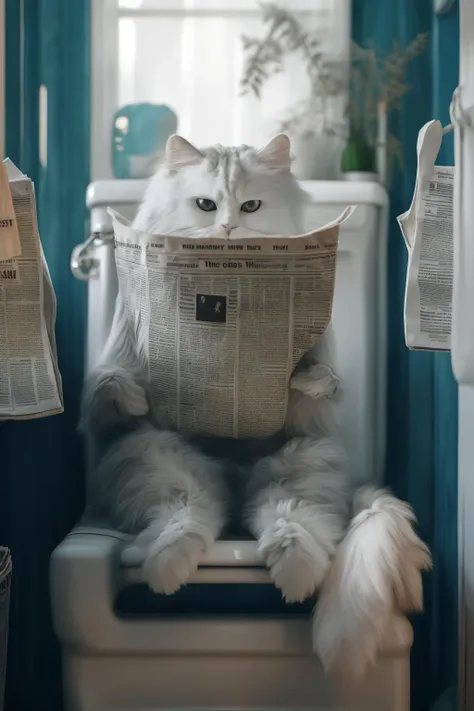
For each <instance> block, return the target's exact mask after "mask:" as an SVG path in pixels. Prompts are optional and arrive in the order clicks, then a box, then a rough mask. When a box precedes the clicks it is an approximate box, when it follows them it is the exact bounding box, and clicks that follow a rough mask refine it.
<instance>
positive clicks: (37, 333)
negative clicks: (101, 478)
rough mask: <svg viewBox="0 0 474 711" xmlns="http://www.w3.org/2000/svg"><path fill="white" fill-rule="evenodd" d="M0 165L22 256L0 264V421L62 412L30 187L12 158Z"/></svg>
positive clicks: (48, 289)
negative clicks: (4, 170) (9, 196)
mask: <svg viewBox="0 0 474 711" xmlns="http://www.w3.org/2000/svg"><path fill="white" fill-rule="evenodd" d="M3 166H4V168H5V169H6V173H7V175H8V187H9V190H10V193H11V197H12V201H13V208H14V212H15V220H16V225H17V227H18V234H19V239H20V246H21V254H20V255H19V256H16V257H14V258H12V259H8V260H6V261H3V262H0V420H6V419H28V418H35V417H44V416H46V415H54V414H57V413H59V412H62V411H63V402H62V386H61V376H60V374H59V369H58V363H57V352H56V340H55V335H54V326H55V322H56V296H55V293H54V289H53V285H52V282H51V277H50V274H49V270H48V267H47V264H46V260H45V257H44V254H43V249H42V246H41V242H40V238H39V234H38V226H37V218H36V202H35V193H34V187H33V183H32V181H31V180H30V179H29V178H28V177H27V176H26V175H24V174H23V173H21V171H19V170H18V168H16V166H14V165H13V163H12V162H11V161H10V160H8V159H7V160H5V161H4V162H3ZM0 223H1V215H0ZM0 239H1V235H0Z"/></svg>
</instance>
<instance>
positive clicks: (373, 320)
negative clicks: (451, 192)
mask: <svg viewBox="0 0 474 711" xmlns="http://www.w3.org/2000/svg"><path fill="white" fill-rule="evenodd" d="M303 187H304V188H305V189H306V190H307V191H308V192H310V193H311V195H312V199H313V201H314V205H313V207H312V208H311V210H310V214H309V215H308V218H307V220H308V223H307V227H308V229H310V228H312V227H314V226H315V224H316V225H322V224H324V223H326V222H329V221H330V220H332V219H334V218H335V217H336V216H337V215H338V214H339V213H340V212H342V210H343V209H344V207H346V206H347V205H348V204H355V205H357V206H358V208H357V210H356V212H355V213H354V215H353V216H352V218H351V220H350V221H348V222H347V223H346V224H345V225H344V226H343V228H342V231H341V237H340V249H339V252H338V262H337V273H336V289H335V297H334V310H333V330H334V334H335V341H336V352H337V372H338V375H339V376H340V377H341V380H343V382H344V384H345V385H344V398H342V399H341V402H340V403H339V405H338V408H339V410H338V413H337V414H338V417H339V420H340V422H341V428H342V432H343V436H344V439H345V445H346V448H347V450H348V452H349V455H350V458H351V462H352V468H353V477H354V480H355V481H357V482H358V483H363V482H367V481H371V482H381V478H382V473H383V461H384V454H385V380H386V376H385V362H386V353H385V351H386V295H385V292H386V250H387V209H388V208H387V197H386V194H385V192H384V190H383V189H382V188H381V186H380V185H378V184H376V183H346V182H330V183H329V182H328V183H326V182H305V183H304V184H303ZM143 190H144V183H143V182H142V181H127V180H122V181H101V182H97V183H93V184H91V185H90V186H89V189H88V192H87V204H88V207H89V209H90V220H91V235H92V236H91V239H90V240H88V243H87V244H86V245H85V247H84V246H81V247H80V248H78V249H77V250H76V251H75V254H74V265H73V267H74V271H75V273H76V275H77V276H79V277H80V278H84V279H86V280H87V281H88V291H89V320H88V343H87V367H88V368H92V367H93V366H94V364H95V363H96V362H97V359H98V357H99V355H100V353H101V350H102V348H103V346H104V343H105V340H106V338H107V335H108V330H109V328H110V324H111V320H112V315H113V308H114V301H115V296H116V291H117V277H116V273H115V265H114V256H113V242H112V239H111V237H112V235H111V224H110V217H109V215H108V213H107V207H108V206H111V207H113V208H114V209H115V210H117V211H118V212H120V213H122V214H124V215H125V216H128V217H133V214H134V212H135V210H136V207H137V204H138V202H139V200H140V198H141V196H142V194H143ZM128 542H129V537H128V536H127V535H125V534H123V533H120V532H118V531H115V530H113V529H111V528H110V527H109V526H108V524H107V522H106V521H100V520H95V519H93V518H91V517H89V516H88V515H87V513H86V514H85V516H84V518H83V519H82V521H81V522H80V525H78V526H77V527H76V528H75V529H74V530H73V531H72V532H71V533H70V534H69V536H67V538H66V539H65V540H64V541H63V542H62V543H61V544H60V545H59V546H58V548H57V549H56V550H55V551H54V553H53V555H52V559H51V593H52V609H53V621H54V626H55V630H56V633H57V635H58V637H59V640H60V643H61V647H62V654H63V677H64V689H65V697H66V703H67V709H68V711H104V710H105V709H106V710H107V711H132V710H133V711H158V710H159V711H164V710H165V709H180V710H181V711H184V710H186V711H191V710H193V711H197V710H198V709H199V710H200V711H204V710H205V709H206V710H208V709H209V710H210V709H212V710H213V711H218V710H219V711H224V710H226V711H231V710H237V709H241V710H242V711H243V710H245V711H247V710H249V711H250V710H253V711H257V710H259V711H263V710H265V711H267V710H268V711H270V709H272V710H276V709H278V710H281V711H283V710H285V711H290V709H291V711H302V710H303V709H305V710H307V711H309V710H310V709H311V711H315V709H317V710H318V711H329V709H331V710H332V709H340V710H342V709H344V710H346V709H347V710H348V711H349V710H350V711H355V710H356V709H357V710H359V709H360V711H362V710H364V711H408V709H409V653H410V648H411V644H412V630H411V626H410V625H409V623H408V621H407V620H406V619H405V618H403V617H397V616H395V615H394V617H393V620H392V624H391V627H390V629H389V630H388V632H387V635H386V638H385V640H384V642H383V644H382V647H381V649H380V650H379V656H378V659H377V663H376V664H375V666H374V667H373V668H372V669H371V670H370V671H369V672H368V674H367V676H366V677H365V678H364V680H363V682H362V683H359V684H358V685H357V686H352V687H344V688H342V687H341V685H340V684H338V683H335V682H334V680H331V679H329V678H327V677H325V676H324V674H323V671H322V667H321V664H320V662H319V660H318V658H317V656H316V655H315V654H314V653H313V651H312V643H311V621H310V616H311V609H312V607H313V604H314V601H309V602H306V603H303V604H301V605H286V604H285V603H284V602H283V601H282V600H281V597H280V595H279V593H278V591H277V590H276V589H275V588H274V586H273V585H272V583H271V580H270V578H269V575H268V572H267V570H266V568H265V566H264V564H263V562H262V560H261V559H260V556H259V554H258V551H257V547H256V543H255V541H252V540H226V541H219V542H218V543H216V545H215V546H214V548H213V549H212V550H211V551H210V553H209V554H208V555H207V557H206V558H205V559H204V560H203V561H202V562H201V565H200V567H199V569H198V571H197V573H196V574H195V576H194V577H193V578H192V580H191V581H190V583H189V585H188V586H186V588H184V589H183V590H181V591H179V592H178V593H177V594H176V595H173V596H170V597H166V596H161V595H155V594H154V593H151V591H149V590H148V589H147V587H146V585H145V584H144V581H143V579H142V575H141V561H140V559H139V558H133V557H131V555H130V553H129V552H128V551H127V543H128Z"/></svg>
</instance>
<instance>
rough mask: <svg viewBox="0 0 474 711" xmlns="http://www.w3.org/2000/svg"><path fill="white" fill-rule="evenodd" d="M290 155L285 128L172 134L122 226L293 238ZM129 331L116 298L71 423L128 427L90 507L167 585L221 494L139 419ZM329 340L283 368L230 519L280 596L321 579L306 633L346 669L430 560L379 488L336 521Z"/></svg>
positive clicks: (142, 398)
mask: <svg viewBox="0 0 474 711" xmlns="http://www.w3.org/2000/svg"><path fill="white" fill-rule="evenodd" d="M290 163H291V160H290V146H289V141H288V138H287V137H286V136H277V137H276V138H275V139H273V141H271V142H270V143H269V144H268V146H266V147H264V148H263V149H261V150H260V151H258V150H256V149H254V148H249V147H247V146H241V147H239V148H223V147H221V146H215V147H212V148H208V149H204V150H198V149H197V148H195V147H194V146H192V145H191V144H189V143H188V142H187V141H185V140H184V139H183V138H180V137H178V136H175V137H172V138H171V139H170V140H169V141H168V145H167V150H166V157H165V160H164V162H163V163H162V165H161V166H160V167H159V168H158V171H157V173H156V175H155V176H154V177H153V178H152V180H151V181H150V184H149V187H148V190H147V192H146V196H145V199H144V202H143V204H142V205H141V207H140V209H139V212H138V214H137V217H136V219H135V222H134V226H135V227H136V228H138V229H141V230H144V231H147V232H155V233H162V234H182V235H188V236H196V237H202V236H208V237H209V236H215V237H221V236H227V235H229V234H230V233H231V232H233V233H234V234H235V235H238V234H241V235H244V234H245V235H259V236H262V235H274V234H295V233H299V232H301V231H302V216H303V213H304V208H305V204H306V202H307V197H306V196H305V194H304V192H303V191H302V190H301V188H300V187H299V185H298V183H297V181H296V180H295V179H294V178H293V176H292V174H291V171H290ZM197 198H207V199H212V200H214V201H215V202H216V204H217V210H216V211H214V212H203V211H202V210H200V209H199V208H198V207H197V205H196V199H197ZM247 200H261V201H262V206H261V208H260V209H259V210H258V211H257V212H255V213H251V214H246V213H244V212H242V211H241V210H240V206H241V205H242V203H243V202H245V201H247ZM130 316H131V317H130ZM142 328H143V324H142V323H141V322H140V317H139V312H138V311H137V312H136V313H134V314H131V315H130V314H129V318H127V314H126V313H125V307H124V304H123V303H122V301H121V299H120V298H118V300H117V305H116V311H115V316H114V321H113V325H112V329H111V333H110V336H109V339H108V342H107V345H106V348H105V350H104V353H103V356H102V358H101V362H100V364H99V366H98V367H97V368H96V370H95V371H94V372H92V373H91V374H90V376H89V377H88V380H87V382H86V386H85V389H84V400H83V414H82V425H83V427H84V429H85V430H86V431H87V432H88V433H89V434H91V435H93V436H99V435H100V433H101V432H102V431H107V429H109V428H114V427H117V426H119V427H120V426H121V427H123V428H125V429H126V430H127V429H128V430H129V431H128V434H125V435H124V436H122V437H121V438H119V439H118V440H117V441H115V443H114V444H112V446H111V447H110V448H109V449H108V451H107V452H106V454H105V456H103V457H102V459H101V461H100V464H99V465H98V467H97V469H96V471H95V474H94V478H93V486H92V498H93V503H94V504H95V506H96V508H97V509H99V510H102V511H103V512H105V514H106V515H107V516H109V518H110V519H111V521H112V523H113V524H114V525H116V526H117V527H118V528H120V529H123V530H126V531H130V532H133V533H136V534H138V535H137V538H136V540H135V543H134V547H135V548H138V549H141V550H143V551H144V552H145V563H144V566H143V573H144V576H145V579H146V580H147V581H148V583H149V585H150V587H151V588H152V589H153V590H155V591H156V592H161V593H167V594H170V593H172V592H174V591H175V590H177V589H178V588H179V587H180V585H182V584H185V583H186V582H187V580H189V577H190V576H191V575H192V573H193V572H194V571H195V569H196V568H197V566H198V564H199V561H200V560H201V558H202V556H203V555H204V554H205V552H206V551H207V550H208V549H209V547H210V546H211V545H212V543H213V542H214V541H215V540H216V538H217V537H218V536H219V535H220V533H221V531H222V528H223V526H224V524H225V520H226V505H227V493H226V488H225V484H224V479H223V472H222V469H221V466H220V464H219V463H218V462H216V461H213V460H212V459H210V458H208V457H206V456H204V455H203V454H201V453H200V452H199V451H197V450H196V449H195V448H194V447H192V446H191V445H190V444H189V443H187V442H186V441H185V440H184V439H183V438H182V437H181V436H180V435H178V434H176V433H173V432H167V431H166V429H164V430H163V429H160V430H158V429H157V428H156V426H154V425H153V424H152V422H153V421H154V419H153V418H154V416H156V412H159V403H152V402H150V400H149V397H148V394H147V387H146V377H145V371H146V358H145V357H144V353H143V350H142V349H140V348H139V347H138V348H137V346H136V343H137V342H138V343H140V341H141V334H142V332H143V331H142ZM328 334H329V332H328ZM329 338H330V336H329V335H328V337H327V338H324V339H322V342H320V343H319V344H317V345H316V346H315V348H314V349H313V351H312V352H311V353H310V354H308V357H307V358H306V359H305V360H304V362H303V363H302V365H301V367H300V368H299V369H298V370H297V372H295V374H294V376H293V379H292V381H291V384H290V399H289V408H288V421H287V432H288V440H287V443H286V444H285V445H284V446H283V447H282V449H281V450H280V451H279V452H277V453H276V454H274V455H271V456H269V457H266V458H264V459H261V460H260V461H257V462H256V463H255V465H254V467H253V469H252V470H251V471H250V474H249V479H248V484H247V491H246V494H247V505H246V508H245V512H244V517H245V521H246V523H247V525H248V526H249V528H250V530H251V531H252V532H253V534H254V535H255V537H256V538H257V540H258V545H259V550H260V551H261V553H262V555H263V556H264V558H265V560H266V563H267V565H268V567H269V569H270V574H271V576H272V579H273V580H274V582H275V584H276V585H277V586H278V587H279V588H280V589H281V592H282V595H283V596H284V597H285V598H286V599H287V600H292V601H295V600H302V599H304V598H307V597H309V596H311V595H313V594H314V592H315V591H316V590H317V589H320V590H321V593H320V600H319V602H318V607H317V612H316V615H315V621H314V641H315V649H316V650H317V651H318V653H319V654H320V656H321V658H322V660H323V663H324V665H325V667H326V668H327V669H331V668H339V669H342V670H343V672H344V673H345V674H346V675H348V674H351V675H358V674H362V673H363V672H364V670H365V668H366V666H367V664H368V663H370V662H372V661H374V659H375V657H376V653H377V648H378V645H379V643H380V641H381V639H382V637H383V634H384V630H385V629H386V627H387V624H388V620H389V618H390V615H391V614H392V613H393V611H394V608H395V607H397V608H399V609H401V610H408V609H421V606H422V590H421V575H420V571H421V570H423V569H426V568H427V567H428V566H429V562H430V559H429V553H428V551H427V548H426V547H425V546H424V544H423V543H422V542H421V541H420V539H419V538H418V537H417V536H416V534H415V533H414V531H413V529H412V526H411V524H412V522H413V518H414V517H413V514H412V512H411V509H410V508H409V507H408V506H407V505H406V504H403V503H402V502H400V501H398V500H397V499H395V498H394V497H392V496H389V495H388V494H386V493H384V492H375V493H373V492H371V493H370V492H369V493H367V492H362V493H361V494H360V495H358V496H356V499H355V501H356V504H355V506H356V510H355V516H354V518H353V519H352V521H351V522H349V521H350V517H351V514H350V507H351V505H352V499H353V491H352V486H351V481H350V474H349V466H348V462H347V461H346V457H345V454H344V451H343V447H342V445H341V440H340V437H339V436H338V428H337V421H336V418H335V416H334V411H333V407H332V403H333V401H334V398H338V397H343V388H341V387H340V384H339V381H338V379H337V377H336V375H335V373H334V361H333V359H332V357H331V355H330V349H329V345H328V344H329ZM147 419H148V420H149V421H147ZM160 424H161V425H163V423H162V422H161V423H160ZM165 425H166V423H165ZM348 524H349V527H348V528H347V526H348Z"/></svg>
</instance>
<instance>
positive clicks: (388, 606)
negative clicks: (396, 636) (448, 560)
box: [313, 488, 431, 678]
mask: <svg viewBox="0 0 474 711" xmlns="http://www.w3.org/2000/svg"><path fill="white" fill-rule="evenodd" d="M354 509H355V511H354V513H355V515H354V518H353V519H352V521H351V524H350V526H349V529H348V531H347V534H346V536H345V538H344V540H343V541H342V543H341V544H340V546H339V548H338V551H337V553H336V557H335V559H334V562H333V565H332V568H331V570H330V571H329V574H328V576H327V578H326V580H325V582H324V584H323V588H322V590H321V594H320V597H319V601H318V605H317V608H316V612H315V618H314V627H313V642H314V648H315V651H316V652H317V653H318V654H319V656H320V658H321V661H322V663H323V665H324V667H325V669H326V670H327V671H328V670H335V671H337V672H339V673H341V674H343V675H344V676H346V677H348V676H349V677H352V678H358V677H360V676H362V675H363V674H364V672H365V670H366V668H367V666H368V665H369V664H371V663H373V662H374V661H375V658H376V655H377V652H378V650H379V648H380V646H381V644H382V642H383V638H384V635H385V634H386V632H387V630H388V629H389V625H390V622H391V618H392V616H393V614H394V612H396V611H403V612H408V611H416V610H421V609H422V608H423V591H422V581H421V571H422V570H428V569H429V568H430V567H431V556H430V553H429V550H428V548H427V546H426V545H425V544H424V543H423V542H422V541H421V540H420V539H419V538H418V536H417V535H416V533H415V532H414V530H413V528H412V524H413V523H414V522H415V520H416V519H415V515H414V513H413V511H412V509H411V508H410V506H408V504H406V503H404V502H402V501H399V500H398V499H396V498H395V497H394V496H391V495H390V494H388V493H387V492H385V491H382V490H375V489H369V488H367V489H362V490H360V491H359V492H357V494H356V498H355V505H354Z"/></svg>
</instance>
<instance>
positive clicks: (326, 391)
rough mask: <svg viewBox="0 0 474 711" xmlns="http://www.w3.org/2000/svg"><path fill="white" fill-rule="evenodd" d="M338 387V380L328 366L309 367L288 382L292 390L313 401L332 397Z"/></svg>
mask: <svg viewBox="0 0 474 711" xmlns="http://www.w3.org/2000/svg"><path fill="white" fill-rule="evenodd" d="M338 386H339V379H338V377H337V376H336V375H335V373H334V371H333V370H332V369H331V368H330V367H329V366H328V365H322V364H320V363H318V364H317V365H313V366H311V368H309V369H308V370H303V371H301V372H299V373H296V374H295V375H294V376H293V377H292V378H291V382H290V387H291V389H292V390H298V391H299V392H301V393H303V395H309V396H310V397H312V398H313V399H315V400H316V399H319V398H321V397H328V398H331V397H334V395H335V394H336V392H337V389H338Z"/></svg>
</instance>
